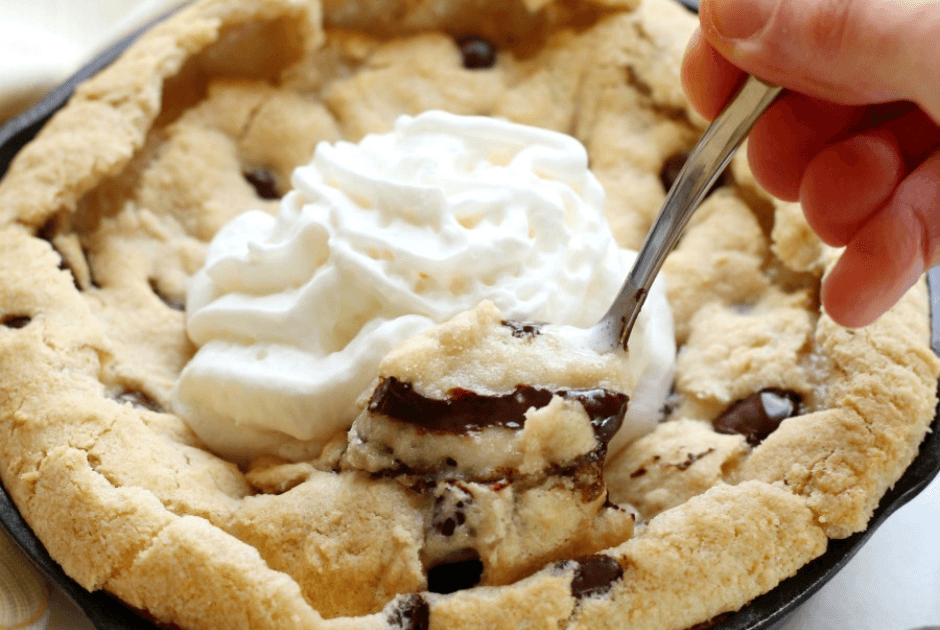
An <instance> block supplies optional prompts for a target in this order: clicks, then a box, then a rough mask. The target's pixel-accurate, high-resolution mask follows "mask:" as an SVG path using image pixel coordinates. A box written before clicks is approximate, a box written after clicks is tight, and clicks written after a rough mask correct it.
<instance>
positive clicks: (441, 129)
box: [173, 111, 675, 460]
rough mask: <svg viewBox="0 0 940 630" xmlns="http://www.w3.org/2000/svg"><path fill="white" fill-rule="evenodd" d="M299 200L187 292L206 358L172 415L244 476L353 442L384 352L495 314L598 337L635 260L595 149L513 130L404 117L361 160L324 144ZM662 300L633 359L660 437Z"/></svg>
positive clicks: (297, 182)
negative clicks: (615, 231) (479, 314)
mask: <svg viewBox="0 0 940 630" xmlns="http://www.w3.org/2000/svg"><path fill="white" fill-rule="evenodd" d="M292 186H293V190H292V191H291V192H290V193H288V194H287V195H286V196H285V197H284V199H283V200H282V203H281V206H280V210H279V213H278V214H277V216H272V215H270V214H268V213H265V212H262V211H250V212H247V213H244V214H242V215H239V216H238V217H237V218H235V219H234V220H233V221H231V222H230V223H229V224H227V225H226V226H224V227H223V228H222V229H221V230H220V231H219V233H218V234H217V235H216V237H215V238H214V239H213V241H212V243H211V244H210V246H209V248H208V251H207V256H206V261H205V266H204V267H203V269H201V270H200V271H199V272H198V273H197V274H196V275H195V276H194V277H193V279H192V280H191V283H190V286H189V289H188V295H187V317H188V320H187V327H188V332H189V335H190V337H191V339H192V341H193V342H194V343H195V344H196V345H197V346H198V351H197V352H196V355H195V356H194V357H193V358H192V360H191V361H190V362H189V363H188V364H187V366H186V368H185V369H184V370H183V372H182V374H181V375H180V377H179V380H178V381H177V384H176V387H175V389H174V393H173V408H174V410H175V411H176V412H177V413H178V414H179V415H181V417H183V418H185V419H186V420H187V421H188V422H189V424H190V426H191V427H192V429H193V430H194V431H195V433H196V434H197V435H198V436H199V437H200V438H201V439H202V440H203V441H204V442H205V443H206V444H207V446H209V447H210V448H211V449H213V450H214V451H216V452H217V453H219V454H220V455H222V456H224V457H227V458H230V459H233V460H246V459H250V458H251V457H254V456H257V455H260V454H265V453H269V454H276V455H280V456H282V457H286V458H288V459H301V458H305V457H312V456H315V455H316V454H317V453H318V452H319V451H320V449H321V448H322V446H323V445H324V444H325V443H326V442H327V441H329V440H330V439H331V438H333V437H334V436H336V435H337V434H338V433H340V432H344V431H346V430H347V429H348V428H349V427H350V425H351V424H352V422H353V420H354V419H355V417H356V415H357V413H358V408H357V399H359V398H360V396H361V395H363V394H364V393H365V392H366V391H367V390H368V389H369V388H370V385H371V384H372V383H373V381H374V379H375V377H376V369H377V366H378V364H379V362H380V360H381V359H382V357H383V356H385V354H387V353H388V352H389V351H390V350H392V349H393V348H395V347H396V346H397V345H398V344H400V343H401V342H402V341H404V340H405V339H407V338H409V337H412V336H414V335H416V334H418V333H420V332H422V331H424V330H426V329H428V328H430V327H431V326H432V325H434V324H436V323H440V322H443V321H445V320H447V319H449V318H450V317H452V316H454V315H456V314H457V313H460V312H462V311H466V310H469V309H472V308H473V307H475V306H476V305H477V304H479V303H480V302H481V301H482V300H490V301H492V302H493V303H494V304H495V305H496V306H497V307H498V308H499V310H500V311H501V312H502V313H503V314H504V315H506V316H507V317H510V318H517V319H522V320H526V321H542V322H551V323H557V324H567V325H572V326H579V327H589V326H591V325H593V324H594V323H595V322H596V321H597V320H598V319H599V318H600V317H601V316H602V315H603V313H604V312H605V311H606V309H607V308H608V306H609V305H610V302H611V300H612V299H613V296H614V295H615V294H616V292H617V290H618V289H619V287H620V285H621V283H622V282H623V279H624V277H625V276H626V273H627V271H628V270H629V269H630V266H631V265H632V262H633V259H634V257H635V254H634V253H633V252H630V251H627V250H624V249H622V248H620V247H618V246H617V244H616V243H615V241H614V239H613V236H612V235H611V232H610V229H609V227H608V225H607V222H606V220H605V219H604V214H603V212H604V211H603V208H604V191H603V188H602V187H601V185H600V183H599V182H598V180H597V179H596V178H595V177H594V176H593V175H592V174H591V172H590V171H589V170H588V157H587V152H586V151H585V149H584V147H583V145H581V144H580V143H579V142H578V141H577V140H575V139H574V138H571V137H570V136H567V135H564V134H561V133H557V132H553V131H548V130H544V129H539V128H534V127H529V126H523V125H519V124H515V123H510V122H507V121H504V120H500V119H495V118H488V117H466V116H456V115H452V114H447V113H444V112H438V111H433V112H426V113H424V114H421V115H420V116H417V117H408V116H403V117H401V118H400V119H399V120H398V121H397V122H396V124H395V128H394V130H393V131H391V132H389V133H387V134H378V135H370V136H366V137H365V138H363V139H362V140H361V141H360V142H359V143H358V144H353V143H348V142H339V143H336V144H327V143H321V144H319V145H318V146H317V148H316V151H315V154H314V156H313V160H312V161H311V163H310V164H308V165H306V166H302V167H299V168H297V169H296V170H295V171H294V173H293V177H292ZM660 285H661V282H658V283H657V284H656V285H654V287H653V290H652V291H651V293H650V295H649V296H648V298H647V301H646V306H645V308H644V312H643V313H642V314H641V315H640V318H639V321H638V322H637V324H636V326H635V328H634V331H633V334H632V336H631V339H630V348H629V353H628V354H627V355H626V358H625V360H628V361H629V362H630V369H631V371H632V372H633V373H634V376H635V381H634V382H636V383H637V387H636V390H635V391H634V392H630V394H632V399H631V402H630V406H629V410H630V411H629V412H628V416H627V422H626V423H625V424H626V425H631V426H633V427H649V426H651V425H652V424H653V423H655V422H656V420H657V419H658V416H659V409H660V408H661V407H662V405H663V402H664V400H665V397H666V396H667V395H668V392H669V389H670V387H671V383H672V366H673V362H674V359H675V342H674V337H673V329H672V315H671V311H670V309H669V306H668V303H667V302H666V298H665V294H664V291H663V288H662V286H660ZM637 431H638V429H636V428H633V429H631V428H629V426H627V427H625V430H624V431H622V433H623V434H624V437H623V438H621V439H620V440H619V442H620V443H622V442H623V441H624V440H625V439H628V438H629V437H630V434H631V433H632V435H636V433H637ZM618 437H620V436H618ZM612 447H613V448H616V447H615V445H614V444H612Z"/></svg>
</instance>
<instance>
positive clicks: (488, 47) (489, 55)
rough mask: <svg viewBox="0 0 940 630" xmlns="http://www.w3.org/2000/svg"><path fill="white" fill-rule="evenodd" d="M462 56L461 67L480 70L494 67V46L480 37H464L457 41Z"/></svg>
mask: <svg viewBox="0 0 940 630" xmlns="http://www.w3.org/2000/svg"><path fill="white" fill-rule="evenodd" d="M457 44H458V45H459V46H460V54H461V55H462V56H463V67H464V68H467V69H468V70H482V69H486V68H492V67H493V66H494V65H496V46H495V45H494V44H493V42H491V41H489V40H487V39H483V38H482V37H474V36H471V37H464V38H461V39H460V40H458V41H457Z"/></svg>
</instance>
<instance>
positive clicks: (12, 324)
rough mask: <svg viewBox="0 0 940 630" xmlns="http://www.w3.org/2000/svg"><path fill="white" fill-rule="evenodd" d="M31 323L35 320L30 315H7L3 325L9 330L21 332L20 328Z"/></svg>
mask: <svg viewBox="0 0 940 630" xmlns="http://www.w3.org/2000/svg"><path fill="white" fill-rule="evenodd" d="M31 321H33V318H32V317H30V316H29V315H7V316H6V317H4V318H3V325H4V326H6V327H7V328H14V329H17V330H19V329H20V328H26V327H27V326H29V323H30V322H31Z"/></svg>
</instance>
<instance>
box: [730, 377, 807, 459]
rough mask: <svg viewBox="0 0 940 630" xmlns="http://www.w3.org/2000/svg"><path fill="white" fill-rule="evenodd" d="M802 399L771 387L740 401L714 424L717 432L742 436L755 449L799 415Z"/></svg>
mask: <svg viewBox="0 0 940 630" xmlns="http://www.w3.org/2000/svg"><path fill="white" fill-rule="evenodd" d="M801 402H802V398H801V397H800V395H799V394H797V393H796V392H793V391H788V390H784V389H779V388H776V387H769V388H767V389H762V390H761V391H759V392H757V393H756V394H751V395H750V396H748V397H747V398H742V399H741V400H738V401H736V402H734V403H732V405H731V406H730V407H728V408H727V409H726V410H725V411H724V413H722V414H721V415H720V416H718V417H717V418H715V420H713V421H712V425H713V426H714V427H715V431H717V432H718V433H724V434H728V435H733V434H740V435H743V436H744V437H745V438H746V439H747V443H748V444H750V445H751V446H756V445H758V444H760V443H761V442H763V441H764V440H765V439H766V438H767V436H768V435H770V434H771V433H773V432H774V431H776V430H777V427H778V426H780V423H781V422H783V421H784V420H786V419H787V418H792V417H793V416H796V415H799V413H800V403H801Z"/></svg>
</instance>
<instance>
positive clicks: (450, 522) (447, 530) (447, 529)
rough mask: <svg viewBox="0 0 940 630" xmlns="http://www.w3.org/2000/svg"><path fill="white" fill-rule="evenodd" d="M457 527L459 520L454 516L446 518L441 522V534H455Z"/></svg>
mask: <svg viewBox="0 0 940 630" xmlns="http://www.w3.org/2000/svg"><path fill="white" fill-rule="evenodd" d="M455 529H457V521H455V520H454V519H452V518H446V519H444V522H443V523H441V535H443V536H448V537H450V536H453V535H454V530H455Z"/></svg>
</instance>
